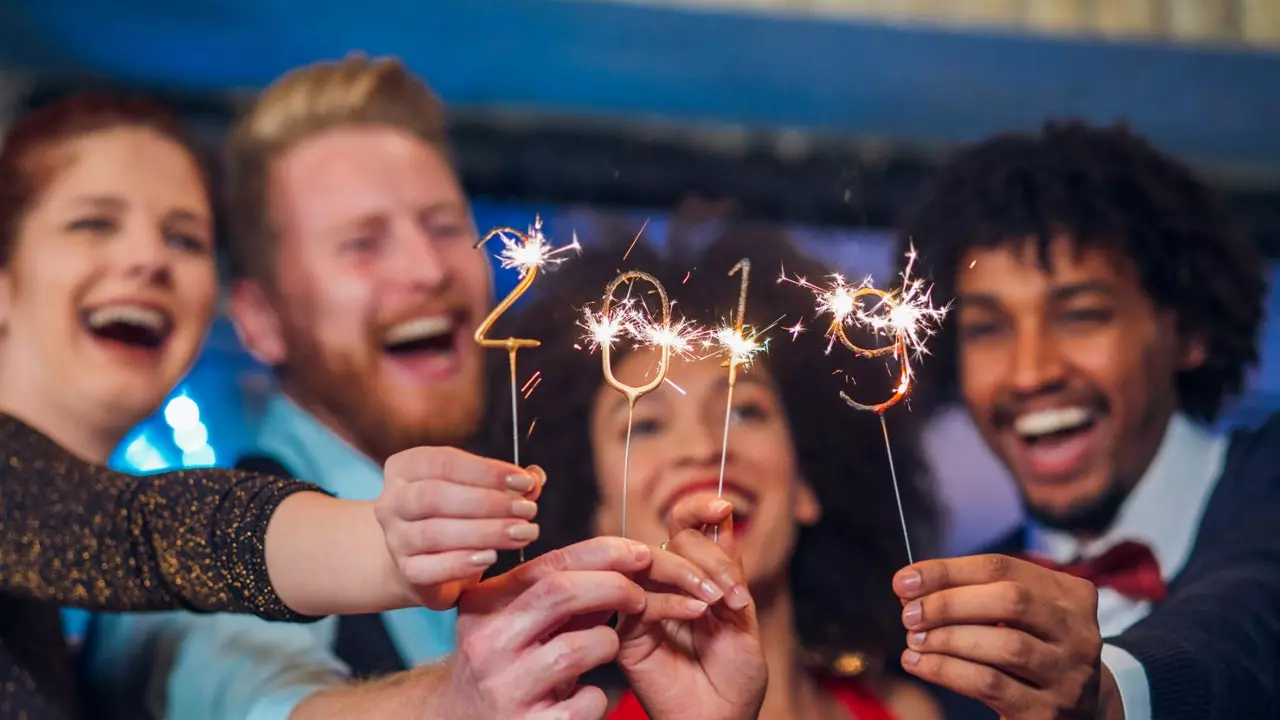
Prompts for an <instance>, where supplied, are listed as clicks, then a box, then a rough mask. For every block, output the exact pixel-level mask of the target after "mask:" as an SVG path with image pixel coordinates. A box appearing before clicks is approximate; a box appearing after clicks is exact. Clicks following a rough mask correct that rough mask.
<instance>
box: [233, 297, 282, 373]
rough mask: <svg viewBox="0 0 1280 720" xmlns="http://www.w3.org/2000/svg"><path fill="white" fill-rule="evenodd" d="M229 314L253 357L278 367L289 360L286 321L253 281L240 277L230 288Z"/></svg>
mask: <svg viewBox="0 0 1280 720" xmlns="http://www.w3.org/2000/svg"><path fill="white" fill-rule="evenodd" d="M228 305H229V307H228V313H229V314H230V316H231V322H232V324H233V325H235V328H236V335H237V336H238V337H239V338H240V344H241V345H243V346H244V348H245V350H247V351H248V352H249V354H250V355H252V356H253V359H255V360H257V361H258V362H260V363H262V364H263V365H266V366H267V367H278V366H280V365H283V364H284V363H285V361H286V360H287V359H288V347H287V346H286V344H285V341H284V332H283V324H282V323H281V320H280V314H279V313H278V312H276V308H275V306H274V305H273V304H272V303H271V298H270V297H269V296H268V295H267V291H266V290H265V289H264V288H263V287H262V285H261V284H260V283H258V282H256V281H254V280H239V281H237V282H236V283H235V284H234V285H232V287H231V297H230V299H229V303H228Z"/></svg>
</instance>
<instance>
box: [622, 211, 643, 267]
mask: <svg viewBox="0 0 1280 720" xmlns="http://www.w3.org/2000/svg"><path fill="white" fill-rule="evenodd" d="M647 227H649V218H645V219H644V224H643V225H641V226H640V232H638V233H636V236H635V237H634V238H632V239H631V244H630V245H628V246H627V251H626V252H625V253H623V254H622V259H623V260H624V261H625V260H626V259H627V257H628V256H630V255H631V251H632V250H633V249H635V246H636V243H638V242H640V236H641V235H643V234H644V229H645V228H647Z"/></svg>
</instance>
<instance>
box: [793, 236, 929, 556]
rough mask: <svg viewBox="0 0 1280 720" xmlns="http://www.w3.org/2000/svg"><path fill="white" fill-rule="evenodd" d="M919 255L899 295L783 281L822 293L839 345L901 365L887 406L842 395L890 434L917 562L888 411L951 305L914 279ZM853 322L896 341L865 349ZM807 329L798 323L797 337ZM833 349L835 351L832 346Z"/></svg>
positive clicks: (838, 280)
mask: <svg viewBox="0 0 1280 720" xmlns="http://www.w3.org/2000/svg"><path fill="white" fill-rule="evenodd" d="M915 259H916V252H915V249H914V248H912V249H910V250H909V251H908V252H907V266H906V268H905V269H904V270H903V271H902V276H901V277H902V287H901V288H899V289H898V290H895V291H888V292H886V291H884V290H880V289H879V288H876V287H874V286H872V285H871V283H870V281H869V280H868V281H864V282H863V283H862V284H861V285H859V286H857V287H850V286H849V285H846V284H845V282H844V278H842V277H840V276H838V275H837V276H834V278H833V280H834V282H833V287H832V288H831V289H829V290H824V289H822V288H819V287H817V286H816V285H813V284H811V283H809V282H808V281H806V280H805V279H804V278H796V279H794V280H793V279H790V278H787V277H786V276H785V275H783V277H782V278H781V279H780V282H791V283H794V284H796V285H800V286H801V287H805V288H808V289H809V290H812V291H814V293H815V294H816V295H817V298H818V301H817V309H818V312H819V314H822V313H830V314H831V326H830V328H829V329H828V331H827V337H828V338H829V339H830V340H831V342H832V343H833V344H834V342H836V341H839V342H840V343H841V344H842V345H844V346H845V347H847V348H849V349H850V350H852V351H853V353H854V354H855V355H857V356H859V357H865V358H870V357H882V356H885V355H892V356H893V358H894V359H895V360H897V361H898V367H899V369H898V382H897V385H896V386H895V387H894V390H893V393H892V394H891V395H890V396H889V398H888V399H887V400H885V401H883V402H879V403H876V404H873V405H868V404H864V403H861V402H858V401H856V400H854V399H853V398H851V397H849V395H848V394H846V393H844V392H841V393H840V397H841V398H842V399H843V400H844V401H845V402H846V403H847V404H848V405H849V407H852V408H854V409H857V410H866V411H868V412H873V413H875V414H876V415H877V416H879V418H880V430H881V432H882V433H883V434H884V450H885V453H886V455H888V458H889V475H890V477H891V478H892V480H893V494H894V497H895V498H896V500H897V503H898V519H899V520H901V521H902V539H903V541H904V542H905V543H906V546H907V562H908V563H912V562H915V559H914V557H913V556H912V553H911V537H910V535H909V534H908V532H907V516H906V513H905V512H904V511H903V508H902V493H901V491H900V490H899V489H898V473H897V470H896V469H895V468H894V463H893V449H892V446H891V445H890V443H889V426H888V425H887V424H886V423H885V419H884V414H885V412H886V411H887V410H888V409H889V408H891V407H893V406H894V405H897V404H898V403H899V402H901V401H902V400H903V398H905V397H906V396H907V394H908V393H909V392H910V391H911V378H912V371H911V358H910V354H911V353H912V352H913V351H914V353H915V354H916V356H917V357H920V356H923V355H925V354H927V352H928V351H927V350H926V348H925V340H926V339H927V338H928V337H930V336H932V335H933V333H934V332H935V331H936V328H935V327H934V325H936V324H937V323H941V322H942V319H943V318H944V317H945V316H946V314H947V311H948V310H949V309H950V308H949V307H941V308H935V307H934V306H933V302H932V299H931V297H930V292H931V290H932V287H926V286H925V285H924V282H923V281H922V280H920V279H912V277H911V266H912V265H913V264H914V263H915ZM866 297H874V298H877V301H876V302H875V303H874V304H873V305H872V307H871V308H870V309H868V308H866V307H865V305H864V302H863V301H862V299H863V298H866ZM847 324H854V325H860V326H862V327H864V328H867V329H868V330H870V331H871V332H872V334H875V335H887V336H889V338H890V339H891V340H892V342H891V343H890V344H888V345H884V346H881V347H876V348H864V347H862V346H860V345H857V344H855V343H853V342H852V341H850V340H849V337H848V335H847V333H846V331H845V326H846V325H847ZM800 330H801V328H800V325H799V324H797V325H796V327H795V329H794V331H793V336H794V334H798V333H799V332H800ZM828 349H830V348H828Z"/></svg>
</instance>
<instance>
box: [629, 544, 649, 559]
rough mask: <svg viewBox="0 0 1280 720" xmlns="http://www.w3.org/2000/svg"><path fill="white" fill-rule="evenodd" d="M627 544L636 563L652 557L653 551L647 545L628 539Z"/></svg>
mask: <svg viewBox="0 0 1280 720" xmlns="http://www.w3.org/2000/svg"><path fill="white" fill-rule="evenodd" d="M627 545H628V546H630V547H631V557H632V558H634V559H635V561H636V562H638V563H647V562H649V561H650V560H652V559H653V551H651V550H650V549H649V546H648V545H645V544H644V543H638V542H635V541H633V540H628V541H627Z"/></svg>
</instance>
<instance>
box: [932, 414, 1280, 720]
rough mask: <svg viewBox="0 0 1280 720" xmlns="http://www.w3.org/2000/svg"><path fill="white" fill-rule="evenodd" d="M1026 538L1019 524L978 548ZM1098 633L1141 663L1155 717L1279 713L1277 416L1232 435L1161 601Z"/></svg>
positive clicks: (968, 719)
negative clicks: (1122, 627)
mask: <svg viewBox="0 0 1280 720" xmlns="http://www.w3.org/2000/svg"><path fill="white" fill-rule="evenodd" d="M1026 546H1027V537H1026V530H1025V528H1020V529H1018V530H1017V531H1015V532H1013V533H1011V534H1010V535H1009V536H1007V537H1005V538H1003V539H1002V540H1001V541H999V542H997V543H995V544H994V545H992V546H991V547H989V548H987V549H985V550H984V552H988V553H1002V554H1014V553H1017V552H1020V551H1022V550H1023V549H1025V548H1026ZM1106 641H1107V642H1108V643H1109V644H1111V645H1115V646H1116V647H1119V648H1121V649H1123V650H1125V651H1127V652H1128V653H1130V654H1131V655H1133V656H1134V657H1135V658H1136V659H1137V660H1138V661H1139V662H1141V663H1142V666H1143V669H1144V670H1145V671H1146V674H1147V682H1148V685H1149V687H1150V688H1151V712H1152V717H1153V720H1238V719H1241V718H1275V717H1280V415H1273V416H1271V418H1269V419H1268V420H1267V421H1266V423H1264V424H1263V425H1262V426H1261V427H1259V428H1257V429H1253V430H1245V431H1239V432H1236V433H1234V434H1233V436H1232V438H1231V443H1230V446H1229V448H1228V450H1227V459H1226V462H1225V464H1224V466H1223V472H1222V476H1221V477H1220V478H1219V480H1218V483H1217V486H1216V487H1215V488H1214V490H1213V493H1212V494H1211V495H1210V497H1209V501H1208V505H1207V506H1206V508H1205V512H1204V516H1203V518H1202V519H1201V522H1200V528H1199V530H1198V531H1197V533H1196V541H1195V545H1194V546H1193V547H1192V550H1191V555H1190V557H1189V558H1188V560H1187V564H1186V565H1185V566H1184V567H1183V568H1182V570H1181V572H1179V573H1178V575H1177V576H1176V577H1174V578H1172V579H1171V580H1170V582H1169V586H1168V594H1167V596H1166V598H1165V600H1164V602H1162V603H1161V604H1160V605H1159V606H1158V607H1156V608H1153V609H1152V611H1151V613H1150V614H1149V615H1148V616H1147V617H1146V618H1144V619H1143V620H1141V621H1139V622H1137V623H1135V624H1134V625H1133V626H1132V627H1130V628H1129V629H1128V630H1126V631H1125V632H1123V633H1121V634H1120V635H1118V636H1116V637H1111V638H1107V640H1106ZM937 694H938V699H939V701H940V702H941V703H942V706H943V709H944V712H945V717H947V718H948V720H979V719H983V720H985V719H987V718H994V717H996V715H995V713H993V712H992V711H991V710H989V709H987V708H986V707H985V706H983V705H981V704H980V703H977V702H976V701H973V700H970V699H968V698H964V697H961V696H959V695H956V694H954V693H951V692H948V691H942V690H938V691H937Z"/></svg>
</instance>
